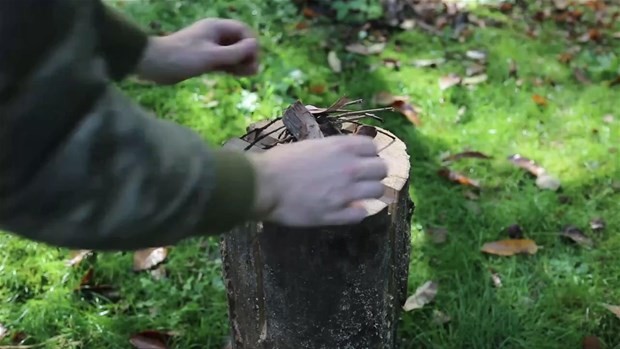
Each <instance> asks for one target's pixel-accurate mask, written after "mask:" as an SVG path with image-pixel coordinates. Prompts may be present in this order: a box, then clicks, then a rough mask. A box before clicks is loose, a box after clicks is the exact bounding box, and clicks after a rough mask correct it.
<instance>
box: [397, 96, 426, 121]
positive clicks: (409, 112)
mask: <svg viewBox="0 0 620 349" xmlns="http://www.w3.org/2000/svg"><path fill="white" fill-rule="evenodd" d="M392 107H393V108H394V109H396V110H398V111H399V112H400V113H401V114H403V115H404V116H406V117H407V120H409V121H410V122H411V123H412V124H414V125H416V126H420V125H421V124H422V122H421V121H420V117H419V116H418V112H417V111H416V110H415V109H414V108H413V106H412V105H411V104H409V103H407V102H405V101H403V100H397V101H394V103H392Z"/></svg>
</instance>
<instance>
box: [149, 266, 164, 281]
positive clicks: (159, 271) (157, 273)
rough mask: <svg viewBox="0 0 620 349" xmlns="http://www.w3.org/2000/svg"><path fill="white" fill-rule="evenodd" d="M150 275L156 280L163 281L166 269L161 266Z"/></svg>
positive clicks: (151, 271)
mask: <svg viewBox="0 0 620 349" xmlns="http://www.w3.org/2000/svg"><path fill="white" fill-rule="evenodd" d="M149 274H151V276H152V277H153V279H155V280H161V279H163V278H164V277H166V268H165V267H164V266H163V265H160V266H159V267H157V268H155V269H153V270H150V271H149Z"/></svg>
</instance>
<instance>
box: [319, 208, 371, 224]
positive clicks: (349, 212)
mask: <svg viewBox="0 0 620 349" xmlns="http://www.w3.org/2000/svg"><path fill="white" fill-rule="evenodd" d="M367 216H368V211H367V210H366V209H365V208H364V206H363V205H358V204H352V205H351V206H349V207H346V208H344V209H342V210H340V211H336V212H333V213H329V214H326V215H325V217H324V221H325V224H326V225H346V224H357V223H359V222H361V221H362V220H364V218H366V217H367Z"/></svg>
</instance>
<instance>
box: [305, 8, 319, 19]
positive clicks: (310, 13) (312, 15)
mask: <svg viewBox="0 0 620 349" xmlns="http://www.w3.org/2000/svg"><path fill="white" fill-rule="evenodd" d="M302 12H303V15H304V17H306V18H315V17H318V16H319V14H318V13H317V12H316V11H315V10H313V9H311V8H310V7H307V6H306V7H304V9H303V11H302Z"/></svg>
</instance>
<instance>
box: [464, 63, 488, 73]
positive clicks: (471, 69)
mask: <svg viewBox="0 0 620 349" xmlns="http://www.w3.org/2000/svg"><path fill="white" fill-rule="evenodd" d="M486 70H487V67H485V66H484V65H482V64H478V63H472V64H470V65H468V66H467V68H466V69H465V75H467V76H474V75H480V74H484V73H485V72H486Z"/></svg>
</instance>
